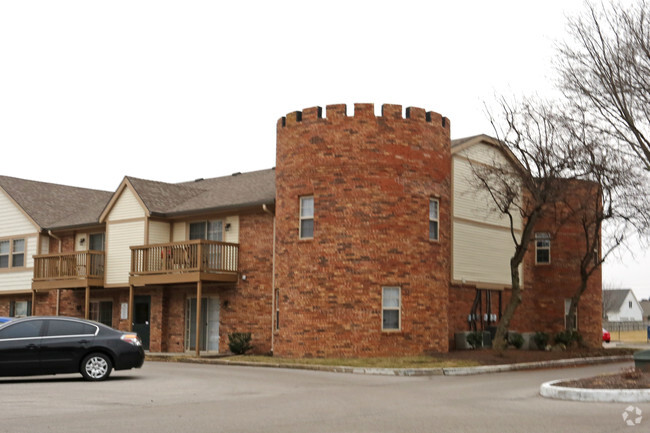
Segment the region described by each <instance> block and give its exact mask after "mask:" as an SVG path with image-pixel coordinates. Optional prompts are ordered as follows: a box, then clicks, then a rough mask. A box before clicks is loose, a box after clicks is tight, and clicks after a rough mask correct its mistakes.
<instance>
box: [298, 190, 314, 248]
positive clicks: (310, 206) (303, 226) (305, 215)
mask: <svg viewBox="0 0 650 433" xmlns="http://www.w3.org/2000/svg"><path fill="white" fill-rule="evenodd" d="M313 237H314V196H313V195H310V196H305V197H300V239H312V238H313Z"/></svg>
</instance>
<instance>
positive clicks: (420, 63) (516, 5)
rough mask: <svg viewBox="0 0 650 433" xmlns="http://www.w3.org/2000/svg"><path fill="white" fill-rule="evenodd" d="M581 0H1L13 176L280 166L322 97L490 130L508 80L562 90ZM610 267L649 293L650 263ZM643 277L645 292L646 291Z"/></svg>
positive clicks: (110, 183)
mask: <svg viewBox="0 0 650 433" xmlns="http://www.w3.org/2000/svg"><path fill="white" fill-rule="evenodd" d="M581 7H582V0H546V1H544V2H525V1H521V0H519V1H498V0H497V1H492V2H487V1H481V0H471V1H451V2H450V1H433V0H428V1H409V0H403V1H401V2H394V1H372V2H370V1H367V2H366V1H353V0H347V1H338V0H329V1H326V2H323V1H318V2H315V1H312V2H310V1H305V0H302V1H284V0H276V1H272V2H271V1H246V2H243V1H241V2H238V1H229V2H220V1H192V0H184V1H119V0H118V1H110V2H109V1H102V2H99V1H90V0H82V1H65V0H57V1H51V0H47V1H30V2H26V1H24V0H6V1H2V2H0V146H1V148H2V149H3V151H4V155H5V158H3V161H4V164H3V167H2V169H1V171H0V173H1V174H4V175H9V176H16V177H21V178H26V179H34V180H41V181H46V182H53V183H61V184H67V185H76V186H82V187H88V188H97V189H104V190H114V189H115V188H116V187H117V186H118V185H119V183H120V181H121V180H122V178H123V176H125V175H129V176H136V177H141V178H146V179H153V180H160V181H167V182H179V181H185V180H191V179H195V178H199V177H203V178H208V177H216V176H222V175H227V174H230V173H233V172H238V171H242V172H243V171H251V170H257V169H264V168H269V167H272V166H274V165H275V125H276V121H277V119H278V118H280V117H282V116H284V115H285V114H286V113H288V112H291V111H296V110H301V109H303V108H307V107H312V106H316V105H319V106H322V107H323V108H324V107H325V106H326V105H328V104H337V103H347V104H348V113H349V114H350V113H352V110H353V104H354V103H355V102H372V103H374V104H375V108H376V110H377V112H379V110H380V106H381V104H383V103H392V104H401V105H402V106H403V107H404V108H406V107H407V106H415V107H422V108H425V109H426V110H427V111H436V112H439V113H441V114H442V115H444V116H446V117H448V118H449V119H450V120H451V131H452V138H460V137H464V136H469V135H474V134H479V133H487V134H491V133H492V130H491V127H490V125H489V123H488V122H487V120H486V116H485V109H484V103H486V102H487V103H489V102H490V101H491V100H493V99H494V96H495V95H496V94H505V95H520V94H524V93H532V92H536V93H538V94H540V95H548V94H549V93H551V92H552V91H553V90H552V89H553V82H552V81H553V70H552V67H551V61H552V57H553V54H554V41H555V40H557V39H559V38H562V37H563V35H564V31H565V23H566V20H565V16H566V14H571V13H574V12H575V11H577V10H579V9H580V8H581ZM623 262H624V263H626V265H627V268H626V267H624V266H623V265H610V264H608V265H607V266H606V267H605V269H604V271H605V278H604V280H605V282H606V284H609V285H615V286H621V287H631V288H634V289H635V291H636V293H637V296H639V297H641V296H643V297H648V296H650V284H647V283H646V281H645V269H646V268H647V267H648V266H646V265H648V264H650V260H647V259H644V258H641V257H640V255H639V253H638V252H637V260H633V259H631V258H625V259H624V260H623ZM646 288H647V289H648V291H643V290H642V289H646Z"/></svg>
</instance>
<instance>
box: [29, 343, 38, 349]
mask: <svg viewBox="0 0 650 433" xmlns="http://www.w3.org/2000/svg"><path fill="white" fill-rule="evenodd" d="M37 347H38V346H36V345H35V344H34V343H31V344H28V345H27V349H29V350H36V348H37Z"/></svg>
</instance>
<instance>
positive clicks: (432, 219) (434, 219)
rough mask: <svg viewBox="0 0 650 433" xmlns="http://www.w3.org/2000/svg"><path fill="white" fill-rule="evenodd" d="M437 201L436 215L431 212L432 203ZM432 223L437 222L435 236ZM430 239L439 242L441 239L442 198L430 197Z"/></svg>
mask: <svg viewBox="0 0 650 433" xmlns="http://www.w3.org/2000/svg"><path fill="white" fill-rule="evenodd" d="M434 203H435V215H432V214H431V210H432V205H433V204H434ZM431 223H435V227H436V231H435V236H434V237H432V236H431V235H432V231H431ZM429 240H430V241H433V242H438V241H439V240H440V200H438V199H437V198H430V199H429Z"/></svg>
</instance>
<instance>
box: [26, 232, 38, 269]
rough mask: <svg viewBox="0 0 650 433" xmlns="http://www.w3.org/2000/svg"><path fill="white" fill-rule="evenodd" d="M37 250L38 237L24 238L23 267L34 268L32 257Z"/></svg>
mask: <svg viewBox="0 0 650 433" xmlns="http://www.w3.org/2000/svg"><path fill="white" fill-rule="evenodd" d="M37 248H38V235H32V236H29V237H25V266H27V267H28V268H33V267H34V256H35V255H36V253H37Z"/></svg>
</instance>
